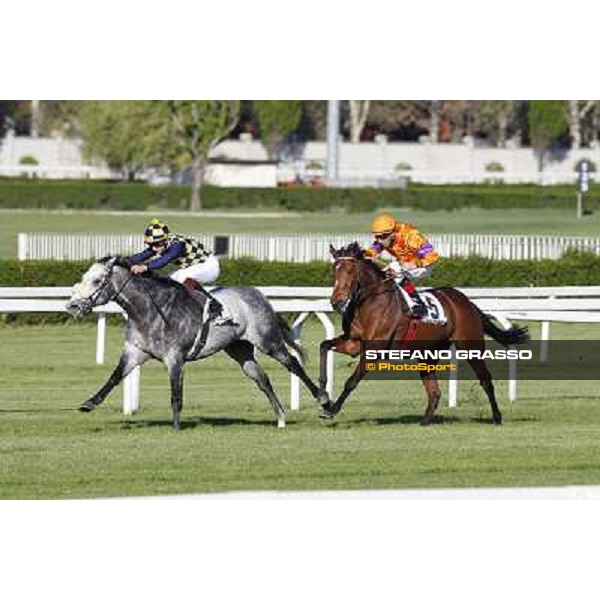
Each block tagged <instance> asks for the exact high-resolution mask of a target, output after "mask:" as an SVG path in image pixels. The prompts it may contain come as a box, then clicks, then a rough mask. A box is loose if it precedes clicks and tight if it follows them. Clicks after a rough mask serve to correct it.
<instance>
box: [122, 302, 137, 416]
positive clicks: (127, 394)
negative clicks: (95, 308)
mask: <svg viewBox="0 0 600 600" xmlns="http://www.w3.org/2000/svg"><path fill="white" fill-rule="evenodd" d="M123 318H124V319H125V320H126V321H127V314H123ZM140 374H141V369H140V367H135V369H133V371H131V373H129V375H127V377H125V378H124V379H123V414H124V415H132V414H133V413H136V412H137V411H138V410H139V409H140Z"/></svg>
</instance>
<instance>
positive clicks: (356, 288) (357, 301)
mask: <svg viewBox="0 0 600 600" xmlns="http://www.w3.org/2000/svg"><path fill="white" fill-rule="evenodd" d="M339 260H351V261H354V265H355V268H354V285H353V287H352V290H351V291H350V293H349V294H348V296H347V297H346V299H345V300H344V301H343V302H342V303H341V304H338V307H339V308H336V310H337V311H338V312H339V313H340V314H344V313H345V312H346V311H347V310H348V308H349V307H350V306H352V305H353V304H354V305H355V306H360V305H361V304H362V303H363V302H364V301H365V300H366V299H367V298H371V297H373V296H379V295H380V294H387V293H389V292H395V291H396V288H395V286H392V287H386V288H384V289H383V290H379V291H377V292H370V293H367V294H366V295H364V296H361V292H362V289H361V286H360V281H359V278H358V275H357V273H356V271H357V268H356V267H358V257H356V256H338V257H336V259H335V260H334V262H333V264H334V265H336V264H337V262H338V261H339ZM334 308H335V307H334Z"/></svg>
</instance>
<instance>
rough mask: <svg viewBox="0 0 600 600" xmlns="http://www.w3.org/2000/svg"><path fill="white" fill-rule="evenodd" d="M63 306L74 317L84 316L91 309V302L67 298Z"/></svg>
mask: <svg viewBox="0 0 600 600" xmlns="http://www.w3.org/2000/svg"><path fill="white" fill-rule="evenodd" d="M65 308H66V309H67V312H68V313H69V314H70V315H71V316H73V317H75V318H80V317H84V316H85V315H87V314H89V313H90V312H91V311H92V306H91V304H90V303H89V302H85V301H84V300H69V302H67V304H66V305H65Z"/></svg>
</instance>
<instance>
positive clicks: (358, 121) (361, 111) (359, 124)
mask: <svg viewBox="0 0 600 600" xmlns="http://www.w3.org/2000/svg"><path fill="white" fill-rule="evenodd" d="M348 102H349V103H350V141H351V142H353V143H358V142H360V135H361V133H362V130H363V129H364V127H365V123H366V122H367V116H368V114H369V105H370V104H371V101H370V100H348Z"/></svg>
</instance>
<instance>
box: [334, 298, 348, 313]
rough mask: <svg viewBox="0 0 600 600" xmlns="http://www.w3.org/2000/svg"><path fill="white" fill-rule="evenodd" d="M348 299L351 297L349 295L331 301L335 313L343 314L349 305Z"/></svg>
mask: <svg viewBox="0 0 600 600" xmlns="http://www.w3.org/2000/svg"><path fill="white" fill-rule="evenodd" d="M350 300H351V298H349V297H348V298H345V299H344V300H337V301H336V302H332V303H331V306H332V307H333V310H335V312H336V313H338V314H340V315H343V314H344V313H345V312H346V310H347V309H348V306H349V305H350Z"/></svg>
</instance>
